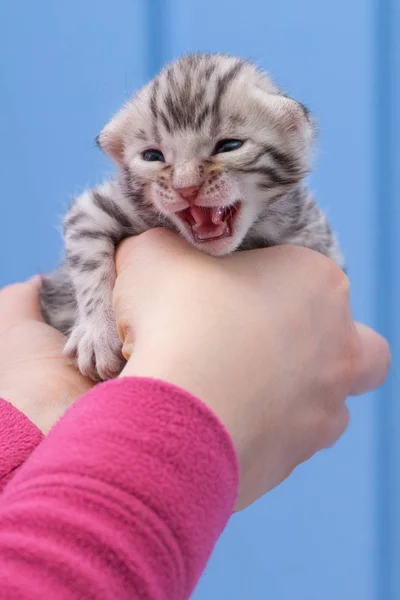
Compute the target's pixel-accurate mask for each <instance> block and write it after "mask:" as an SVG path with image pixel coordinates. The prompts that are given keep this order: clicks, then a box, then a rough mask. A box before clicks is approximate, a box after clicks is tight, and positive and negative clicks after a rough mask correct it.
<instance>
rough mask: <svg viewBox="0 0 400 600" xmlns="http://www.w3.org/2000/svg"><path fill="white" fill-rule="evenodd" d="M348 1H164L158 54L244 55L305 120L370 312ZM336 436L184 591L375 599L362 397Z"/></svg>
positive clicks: (366, 164)
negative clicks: (310, 122)
mask: <svg viewBox="0 0 400 600" xmlns="http://www.w3.org/2000/svg"><path fill="white" fill-rule="evenodd" d="M372 8H373V7H372V5H371V4H370V3H369V2H365V1H362V0H355V1H353V2H352V3H348V2H345V1H344V0H339V1H337V2H335V3H326V2H319V1H318V0H303V1H302V2H294V1H293V0H281V1H280V2H277V3H269V2H268V3H267V2H264V1H262V0H259V1H247V2H230V1H229V0H222V1H219V2H214V1H203V2H201V3H200V2H198V3H188V2H185V1H184V0H176V1H174V2H172V3H170V10H171V12H170V15H169V27H170V32H171V35H170V47H169V54H170V57H173V56H176V55H179V54H181V53H182V52H187V51H191V50H206V51H223V52H230V53H234V54H239V55H245V56H249V57H250V58H252V59H254V60H255V61H256V62H257V63H258V64H260V65H262V66H263V67H264V68H265V69H266V70H268V71H270V72H271V74H272V75H273V76H275V78H276V79H277V81H278V82H279V83H280V84H281V85H282V86H283V87H284V89H285V90H287V91H288V92H289V93H292V94H293V95H295V96H296V97H297V98H299V99H300V100H301V101H303V102H304V103H305V104H306V105H308V106H309V107H310V109H311V110H312V111H313V112H314V114H315V115H316V116H317V119H318V122H319V130H320V141H319V146H318V151H317V155H316V165H315V172H314V175H313V177H312V178H311V186H312V188H313V189H314V190H315V193H316V195H317V197H318V198H319V201H320V203H321V205H322V206H324V207H325V209H326V210H327V212H328V214H329V215H330V217H331V219H332V222H333V224H334V226H335V228H336V229H337V231H338V232H339V237H340V239H341V242H342V245H343V248H344V250H345V254H346V256H347V259H348V264H349V270H350V275H351V280H352V293H353V307H354V312H355V315H356V316H357V318H359V319H363V320H366V321H367V322H369V323H372V322H374V320H375V294H374V286H375V275H374V262H375V261H374V253H375V247H374V218H375V197H374V187H373V184H374V170H373V162H372V161H373V133H374V129H373V128H374V114H373V109H374V104H373V102H374V96H373V81H374V72H373V62H372V57H373V55H372V52H373V44H374V39H373V36H374V28H373V26H372V23H373V11H372ZM350 407H351V413H352V423H351V427H350V429H349V431H348V433H347V434H346V436H345V437H344V438H343V440H342V441H341V442H340V443H339V444H338V445H337V446H336V447H335V448H334V449H333V450H330V451H327V452H324V453H322V454H321V455H319V456H317V457H316V458H315V459H313V460H312V461H310V462H309V463H308V464H306V465H304V466H302V467H301V468H300V469H299V470H298V471H297V472H296V473H295V474H294V476H293V477H291V478H290V480H289V481H287V482H286V483H285V484H284V485H282V486H280V487H279V488H278V489H277V490H275V491H274V492H272V493H271V494H269V495H268V496H267V497H266V498H264V499H263V500H261V501H260V502H258V503H257V504H256V505H255V506H254V507H253V508H251V509H250V510H249V511H247V512H245V513H243V514H241V515H238V516H235V517H234V518H233V519H232V521H231V524H230V526H229V528H228V530H227V532H226V533H225V535H224V536H223V538H222V539H221V541H220V543H219V545H218V548H217V551H216V553H215V555H214V557H213V559H212V560H211V562H210V564H209V567H208V569H207V572H206V574H205V576H204V578H203V580H202V582H201V584H200V586H199V589H198V591H197V592H196V594H195V598H196V599H199V600H200V599H203V598H204V599H205V598H207V599H209V598H230V599H236V598H238V599H239V598H252V599H253V598H260V599H261V598H270V597H271V598H279V599H285V600H286V599H292V598H296V600H311V599H312V600H314V599H315V600H317V599H320V598H324V600H331V599H332V600H334V599H335V600H336V599H337V598H341V599H346V600H347V599H349V600H350V599H353V598H360V599H363V600H369V599H372V598H373V597H375V588H376V585H375V579H376V577H377V575H378V574H377V566H376V561H375V549H376V534H375V516H376V505H375V496H374V491H373V490H374V485H375V463H374V458H375V449H376V439H375V432H374V406H373V403H372V397H369V398H363V399H362V400H360V399H358V400H356V401H355V400H352V401H351V402H350Z"/></svg>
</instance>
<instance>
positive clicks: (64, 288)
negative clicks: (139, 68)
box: [41, 54, 343, 379]
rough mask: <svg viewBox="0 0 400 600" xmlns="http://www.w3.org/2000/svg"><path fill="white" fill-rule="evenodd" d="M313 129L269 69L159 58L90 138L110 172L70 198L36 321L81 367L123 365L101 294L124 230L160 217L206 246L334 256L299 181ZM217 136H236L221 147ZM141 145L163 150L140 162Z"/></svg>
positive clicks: (220, 58)
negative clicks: (61, 336) (159, 66)
mask: <svg viewBox="0 0 400 600" xmlns="http://www.w3.org/2000/svg"><path fill="white" fill-rule="evenodd" d="M313 137H314V131H313V126H312V122H311V119H310V116H309V114H308V111H307V110H306V109H305V108H304V107H303V106H302V105H300V104H299V103H297V102H295V101H294V100H292V99H290V98H288V97H286V96H285V95H283V94H282V93H281V92H280V91H279V90H278V89H277V88H276V87H275V85H274V84H273V83H272V82H271V80H270V79H269V77H268V76H267V75H265V74H264V73H262V72H260V71H258V70H257V69H256V68H255V67H254V66H253V65H252V64H250V63H248V62H247V61H244V60H241V59H237V58H233V57H230V56H226V55H216V54H214V55H208V54H196V55H190V56H186V57H184V58H182V59H180V60H179V61H177V62H176V63H174V64H172V65H170V66H168V67H166V68H165V69H164V70H163V71H162V72H161V73H160V75H158V76H157V77H156V78H155V79H154V80H153V81H152V82H150V83H149V84H148V85H147V86H146V87H145V88H143V89H142V90H141V91H140V92H139V93H138V94H137V95H136V96H135V97H134V98H133V99H132V100H131V101H130V102H129V103H128V104H127V105H126V106H125V107H124V108H123V109H122V110H121V111H120V112H119V113H118V114H117V115H116V116H115V117H114V118H113V119H112V120H111V122H110V123H109V124H108V125H107V126H106V127H105V129H104V130H103V131H102V132H101V133H100V135H99V137H98V143H99V145H100V146H101V147H102V148H103V150H104V151H105V152H106V153H108V154H109V155H110V156H111V157H112V158H113V159H114V160H115V161H116V163H117V164H118V166H119V173H118V175H117V176H116V178H115V179H114V180H112V181H108V182H106V183H104V184H102V185H100V186H98V187H96V188H95V189H93V190H89V191H86V192H84V193H83V194H82V195H81V196H79V197H78V198H77V199H76V200H75V202H74V203H73V205H72V207H71V209H70V211H69V212H68V214H67V215H66V218H65V221H64V237H65V247H66V252H65V261H64V264H63V265H62V267H61V268H60V269H59V270H58V271H56V272H55V273H52V274H50V275H48V276H46V277H44V279H43V286H42V293H41V301H42V309H43V314H44V316H45V319H46V321H47V322H49V323H50V324H51V325H53V326H54V327H56V328H57V329H60V330H61V331H62V332H64V333H65V334H67V335H68V336H69V339H68V342H67V345H66V352H67V354H68V355H70V356H76V357H77V363H78V366H79V368H80V370H81V371H82V373H84V374H87V375H90V376H91V377H94V378H100V379H107V378H111V377H113V376H115V375H116V374H118V372H119V371H120V369H121V367H122V364H123V359H122V357H121V343H120V340H119V337H118V334H117V330H116V326H115V323H114V318H113V313H112V306H111V297H112V290H113V286H114V281H115V269H114V251H115V247H116V245H117V244H118V243H119V242H120V241H121V240H122V239H123V238H124V237H127V236H130V235H135V234H139V233H141V232H143V231H145V230H147V229H149V228H152V227H155V226H159V225H162V226H166V227H170V228H173V229H177V230H178V231H180V232H181V234H182V235H183V236H184V237H185V238H186V239H188V240H189V241H190V242H191V243H192V244H194V245H195V246H198V247H199V248H200V249H201V250H203V251H205V252H208V253H210V254H214V255H223V254H227V253H230V252H232V251H234V250H236V249H238V248H243V249H248V248H258V247H264V246H270V245H276V244H298V245H302V246H306V247H309V248H313V249H315V250H317V251H319V252H321V253H323V254H325V255H327V256H329V257H331V258H332V259H333V260H335V261H336V262H337V263H339V264H340V265H342V262H343V259H342V256H341V253H340V249H339V247H338V244H337V242H336V239H335V237H334V235H333V233H332V231H331V229H330V227H329V224H328V222H327V220H326V217H325V215H324V214H323V213H322V211H321V210H320V209H319V208H318V207H317V205H316V204H315V203H314V201H313V199H312V197H311V195H310V194H309V192H308V190H307V189H306V187H305V184H304V181H303V180H304V177H305V176H306V174H307V173H308V170H309V166H310V152H311V146H312V141H313ZM227 139H228V140H233V141H234V142H235V143H236V145H238V143H239V142H243V143H242V145H241V146H240V147H237V148H234V149H233V150H231V151H223V152H221V151H219V150H218V148H219V146H216V145H217V144H218V143H220V144H221V140H227ZM238 140H239V142H238ZM224 144H225V142H223V143H222V147H224V148H225V150H226V147H227V146H226V144H225V146H224ZM228 145H229V144H228ZM148 150H153V151H157V152H162V155H159V154H156V155H155V154H154V152H153V154H151V155H150V156H151V160H144V156H146V157H148V156H149V155H148V154H145V155H144V152H146V151H148ZM215 152H217V153H216V154H215ZM155 156H156V158H157V157H163V158H164V162H162V161H161V160H154V157H155ZM189 205H190V209H189V216H187V215H188V212H187V210H186V209H187V207H188V206H189ZM199 207H202V208H199ZM217 207H218V208H217ZM183 215H186V217H184V216H183ZM193 215H194V216H193ZM232 215H234V216H233V217H232ZM231 217H232V218H231ZM214 221H215V222H214ZM214 233H215V235H214ZM218 236H219V237H218Z"/></svg>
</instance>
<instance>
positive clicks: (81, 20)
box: [0, 0, 147, 284]
mask: <svg viewBox="0 0 400 600" xmlns="http://www.w3.org/2000/svg"><path fill="white" fill-rule="evenodd" d="M144 24H145V4H144V3H143V2H130V0H118V2H116V3H115V5H114V4H111V3H109V2H95V1H86V0H84V1H81V0H70V1H69V2H53V1H52V0H41V1H40V2H29V1H26V2H0V90H1V93H0V111H1V115H2V118H1V126H0V127H1V140H2V143H1V144H0V170H1V183H2V192H1V210H2V219H1V236H0V256H1V258H0V284H4V283H6V282H10V281H14V280H18V279H20V278H21V277H26V276H28V275H30V274H32V273H35V272H38V271H43V270H46V269H49V268H50V267H53V266H54V265H55V264H56V263H57V260H58V258H59V253H60V251H61V238H60V235H59V232H58V229H57V228H58V226H59V224H60V223H61V216H62V214H63V212H64V210H65V206H66V205H67V203H68V202H69V201H70V200H71V199H72V197H73V196H74V195H75V194H76V193H78V192H80V191H81V190H82V188H84V187H85V186H87V185H91V184H93V183H94V182H95V181H98V180H99V179H101V178H102V177H103V176H105V175H106V174H107V171H109V170H110V169H111V166H110V163H109V161H108V160H106V159H105V158H104V157H103V156H102V153H101V152H100V151H99V150H98V149H97V147H95V144H94V140H95V137H96V135H97V134H98V133H99V130H100V129H101V128H102V127H103V125H104V124H105V123H106V121H107V120H108V119H109V117H110V116H111V114H112V113H113V112H114V111H115V110H116V109H117V108H119V106H120V105H121V104H122V103H123V102H124V101H125V100H126V99H127V97H128V95H129V93H130V92H131V91H132V89H135V88H136V87H137V86H138V85H141V84H142V83H143V81H144V79H145V78H146V72H147V64H146V61H147V45H146V44H147V36H146V29H145V27H144ZM6 256H7V258H5V257H6Z"/></svg>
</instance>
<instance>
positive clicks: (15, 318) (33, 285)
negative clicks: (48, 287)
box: [0, 276, 43, 331]
mask: <svg viewBox="0 0 400 600" xmlns="http://www.w3.org/2000/svg"><path fill="white" fill-rule="evenodd" d="M40 286H41V278H40V276H36V277H33V278H32V279H30V280H29V281H26V282H25V283H14V284H12V285H9V286H7V287H5V288H3V289H2V290H0V331H2V330H4V329H5V328H8V327H9V326H10V325H12V324H14V323H17V322H20V321H26V320H29V321H30V320H33V321H43V317H42V313H41V310H40V302H39V290H40Z"/></svg>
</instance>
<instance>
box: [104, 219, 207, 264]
mask: <svg viewBox="0 0 400 600" xmlns="http://www.w3.org/2000/svg"><path fill="white" fill-rule="evenodd" d="M190 253H193V254H194V253H196V251H195V249H194V248H193V247H192V246H190V245H189V244H188V243H187V242H186V241H185V240H184V239H183V238H182V236H180V235H178V234H177V233H175V232H173V231H170V230H168V229H163V228H157V229H150V230H149V231H146V232H145V233H142V234H141V235H139V236H134V237H131V238H127V239H126V240H124V241H123V242H122V243H121V244H120V245H119V247H118V249H117V254H116V268H117V274H119V273H120V272H121V271H122V270H123V269H125V268H126V267H127V266H132V264H134V263H135V262H136V259H137V261H144V265H145V264H146V262H147V263H150V262H151V260H152V258H153V257H157V260H158V261H160V260H162V259H164V260H170V259H174V260H175V259H176V257H178V256H179V255H182V254H186V255H187V254H190ZM144 259H145V260H144Z"/></svg>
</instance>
